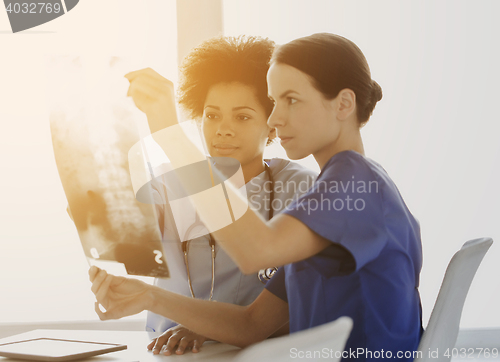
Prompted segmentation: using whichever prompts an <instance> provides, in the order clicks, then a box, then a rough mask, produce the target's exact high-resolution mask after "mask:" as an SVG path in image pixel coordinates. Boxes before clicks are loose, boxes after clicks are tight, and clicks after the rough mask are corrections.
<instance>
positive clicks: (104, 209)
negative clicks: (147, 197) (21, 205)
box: [47, 56, 169, 277]
mask: <svg viewBox="0 0 500 362" xmlns="http://www.w3.org/2000/svg"><path fill="white" fill-rule="evenodd" d="M47 66H48V74H47V79H48V94H49V99H48V101H49V107H50V129H51V134H52V143H53V147H54V156H55V160H56V163H57V168H58V171H59V176H60V178H61V181H62V185H63V188H64V192H65V193H66V197H67V199H68V203H69V210H70V214H71V216H72V219H73V221H74V223H75V225H76V228H77V230H78V235H79V237H80V240H81V243H82V246H83V250H84V252H85V255H86V257H87V260H88V261H89V263H90V264H91V265H94V264H95V265H98V266H101V267H103V266H104V267H105V269H109V268H107V267H106V265H108V266H109V265H111V266H112V265H114V266H117V265H119V266H124V267H125V269H126V271H127V273H128V274H131V275H143V276H153V277H168V276H169V272H168V267H167V264H166V259H165V256H164V253H163V248H162V244H161V234H160V230H159V227H158V219H157V215H156V212H155V206H154V205H152V204H147V203H141V202H139V201H137V199H136V197H135V194H134V191H133V188H132V183H131V179H130V173H129V165H128V151H129V149H130V148H131V146H132V145H134V144H136V143H137V142H139V141H140V140H141V139H142V138H143V137H144V135H145V132H147V131H145V130H144V126H145V127H146V129H147V121H145V116H144V114H142V113H141V112H140V111H139V110H138V109H137V108H136V107H135V106H134V104H133V102H132V100H131V99H129V98H127V97H126V93H127V88H128V81H127V80H126V79H125V78H124V75H125V74H126V73H127V72H128V71H130V70H132V69H130V67H129V68H127V67H126V63H125V62H124V61H123V60H121V59H120V58H116V57H107V58H105V57H101V58H96V57H82V56H73V57H71V56H58V57H51V58H48V64H47ZM141 120H143V123H141V122H140V121H141ZM141 127H142V128H141ZM144 157H147V152H146V151H144ZM144 164H145V165H147V164H148V161H147V160H145V162H144ZM143 172H148V170H147V169H144V170H143ZM111 269H112V270H113V269H114V270H116V269H115V268H113V267H112V268H111Z"/></svg>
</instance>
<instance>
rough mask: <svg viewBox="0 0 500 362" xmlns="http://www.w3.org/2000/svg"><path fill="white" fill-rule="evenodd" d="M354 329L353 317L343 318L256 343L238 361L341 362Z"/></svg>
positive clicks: (238, 357) (243, 352)
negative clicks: (309, 352) (309, 354)
mask: <svg viewBox="0 0 500 362" xmlns="http://www.w3.org/2000/svg"><path fill="white" fill-rule="evenodd" d="M351 329H352V319H351V318H349V317H341V318H339V319H337V320H335V321H333V322H330V323H326V324H322V325H320V326H317V327H314V328H310V329H307V330H304V331H300V332H296V333H292V334H290V335H287V336H283V337H278V338H270V339H266V340H265V341H263V342H259V343H256V344H254V345H253V346H250V347H248V348H245V349H244V350H243V351H241V352H240V353H238V356H237V358H236V359H235V361H237V362H255V361H259V362H284V361H296V360H309V361H318V360H321V359H328V361H333V362H337V361H340V357H341V356H340V354H341V353H342V351H343V350H344V347H345V344H346V342H347V338H348V337H349V334H350V333H351ZM305 351H311V353H316V355H311V357H308V355H306V354H305ZM327 355H328V356H327Z"/></svg>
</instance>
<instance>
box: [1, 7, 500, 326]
mask: <svg viewBox="0 0 500 362" xmlns="http://www.w3.org/2000/svg"><path fill="white" fill-rule="evenodd" d="M208 1H210V0H208ZM96 9H99V10H100V11H99V12H98V13H97V14H96V13H94V12H95V11H96ZM499 13H500V2H498V1H495V0H491V1H486V0H479V1H474V2H472V1H465V0H454V1H443V0H440V1H433V0H425V1H419V2H409V1H408V2H407V1H405V2H402V1H399V0H391V1H383V0H378V1H368V0H367V1H334V0H312V1H306V0H301V1H292V0H279V1H278V0H266V1H262V0H251V1H249V0H248V1H246V0H245V1H243V0H241V1H237V0H234V1H233V0H226V1H225V2H224V30H225V33H226V34H227V35H237V34H251V35H263V36H268V37H270V38H271V39H273V40H275V41H276V42H278V43H283V42H286V41H289V40H291V39H293V38H296V37H299V36H304V35H308V34H311V33H314V32H319V31H327V32H334V33H338V34H341V35H344V36H346V37H348V38H350V39H351V40H353V41H354V42H356V43H357V44H358V45H359V46H360V48H361V49H362V50H363V51H364V53H365V55H366V57H367V59H368V62H369V64H370V66H371V69H372V75H373V78H374V79H376V80H377V81H378V82H379V83H380V84H381V86H382V89H383V90H384V98H383V100H382V101H381V102H380V103H379V105H378V106H377V108H376V110H375V113H374V116H373V117H372V119H371V121H370V122H369V123H368V125H367V126H366V127H365V129H364V131H363V135H364V140H365V149H366V153H367V155H368V156H369V157H371V158H373V159H375V160H376V161H378V162H380V163H381V164H382V165H383V166H384V167H385V168H386V169H387V171H388V172H389V174H390V175H391V176H392V178H393V179H394V180H395V182H396V183H397V185H398V186H399V188H400V190H401V192H402V194H403V196H404V197H405V199H406V201H407V204H408V205H409V207H410V209H411V210H412V212H413V213H414V214H415V215H416V216H417V218H418V219H419V220H420V222H421V225H422V237H423V245H424V267H423V271H422V277H421V294H422V302H423V306H424V319H425V320H427V318H428V316H429V313H430V311H431V308H432V305H433V303H434V300H435V297H436V295H437V292H438V289H439V285H440V283H441V279H442V277H443V274H444V270H445V268H446V265H447V263H448V261H449V259H450V258H451V256H452V254H453V253H454V252H455V251H456V250H458V249H459V248H460V246H461V245H462V243H463V242H465V241H466V240H468V239H470V238H475V237H479V236H491V237H493V238H494V239H495V240H496V243H500V227H499V226H498V224H499V223H498V221H497V220H498V219H499V216H500V215H499V212H498V211H497V210H498V208H497V207H496V205H497V204H499V202H500V191H499V190H498V188H497V184H498V182H496V180H498V179H499V177H500V167H499V165H500V142H498V140H499V138H500V137H499V131H500V125H499V121H500V117H499V115H498V107H497V106H496V104H498V103H497V98H498V96H500V92H499V90H498V84H499V83H500V70H499V67H498V64H500V49H499V44H500V23H499V22H498V21H496V16H497V15H498V14H499ZM175 37H176V22H175V2H174V1H173V0H142V1H141V2H137V1H134V0H105V1H103V0H85V1H83V0H82V1H80V3H79V4H78V6H77V7H76V8H75V9H73V10H72V11H71V12H69V13H68V14H67V15H66V16H63V17H61V18H59V19H56V20H54V21H52V22H50V23H48V24H45V25H42V26H40V27H37V28H35V29H32V30H28V31H26V32H22V33H19V34H12V33H11V31H10V26H9V24H8V19H7V14H6V13H5V12H4V11H3V10H0V51H1V57H0V80H1V81H0V125H1V127H2V128H1V129H2V131H1V132H0V166H1V171H0V172H1V177H0V187H1V191H2V193H1V196H0V323H2V322H23V321H49V320H72V319H96V316H95V314H94V312H93V298H92V295H91V293H90V292H89V283H88V282H87V274H86V273H87V269H88V266H87V264H86V261H85V259H84V256H83V252H82V251H81V247H80V244H79V241H78V236H77V233H76V230H75V228H74V226H73V224H72V223H71V221H70V220H69V218H68V217H67V215H66V212H65V207H66V199H65V196H64V192H63V190H62V186H61V183H60V181H59V177H58V174H57V169H56V166H55V162H54V158H53V151H52V144H51V139H50V130H49V123H48V113H47V109H46V106H45V99H44V98H45V95H44V92H45V84H46V83H45V82H46V81H47V80H46V79H45V75H44V65H43V55H44V54H51V53H71V54H114V55H124V56H127V57H132V58H134V59H135V60H136V62H137V64H140V65H141V66H151V67H153V68H155V69H157V70H158V71H160V72H161V73H162V74H164V75H166V76H167V77H170V78H171V79H174V80H175V78H176V43H175ZM48 81H50V80H48ZM269 154H270V155H277V154H280V155H283V154H284V153H283V152H281V151H280V150H279V148H278V146H275V147H274V149H270V150H269ZM304 162H305V163H306V164H308V165H310V166H311V167H315V165H314V164H313V161H312V160H310V159H309V160H305V161H304ZM499 250H500V249H499V247H498V245H496V244H494V245H493V246H492V248H491V250H490V252H489V253H488V255H487V256H486V257H485V259H484V262H483V264H482V265H481V267H480V269H479V271H478V273H477V275H476V279H475V281H474V283H473V285H472V288H471V291H470V294H469V297H468V300H467V302H466V306H465V309H464V313H463V318H462V327H498V326H500V308H498V305H500V283H499V282H498V276H499V275H500V267H499V266H498V263H497V262H496V260H497V259H499V257H500V251H499Z"/></svg>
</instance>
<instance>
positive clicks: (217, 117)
mask: <svg viewBox="0 0 500 362" xmlns="http://www.w3.org/2000/svg"><path fill="white" fill-rule="evenodd" d="M273 50H274V43H273V42H272V41H270V40H268V39H264V38H260V37H245V36H240V37H215V38H211V39H208V40H206V41H204V42H203V43H201V44H200V45H199V46H198V47H196V48H194V49H193V50H192V51H191V52H190V53H189V54H188V55H187V56H186V57H185V58H184V60H183V62H182V64H181V66H180V80H179V88H178V103H179V105H180V106H181V107H182V109H183V110H184V111H185V112H186V113H187V115H188V117H189V118H190V119H193V120H195V121H197V123H198V125H199V127H200V128H201V131H202V133H203V136H204V140H205V144H206V147H207V150H208V152H209V154H210V155H211V156H212V157H213V158H217V157H231V158H233V159H235V160H237V161H238V162H239V164H240V165H241V168H242V171H243V175H244V177H245V182H246V193H247V197H248V199H249V201H250V202H251V204H252V205H253V206H254V208H255V209H257V210H258V211H259V212H260V215H261V216H262V217H263V218H264V219H266V220H269V219H270V218H271V217H272V216H273V214H274V215H276V214H277V213H278V212H280V211H281V210H282V208H284V206H285V205H286V204H287V203H290V202H291V201H292V199H293V198H294V196H295V193H294V191H295V190H297V191H299V192H300V191H302V192H305V191H307V189H308V187H307V186H310V185H312V183H313V181H314V179H315V178H316V174H315V173H314V172H313V171H311V170H308V169H306V168H304V167H302V166H300V165H298V164H296V163H293V162H290V161H288V160H283V159H279V158H273V159H267V160H264V159H263V157H264V156H263V153H264V149H265V146H266V145H268V144H270V143H271V142H272V141H273V139H274V137H275V136H276V133H275V130H274V129H273V128H271V127H269V126H268V125H267V119H268V117H269V115H270V114H271V112H272V109H273V103H272V102H271V100H270V99H269V97H268V92H267V82H266V74H267V71H268V69H269V61H270V59H271V55H272V52H273ZM142 73H143V77H142V80H143V83H142V84H141V86H142V87H143V88H142V89H143V90H144V89H146V87H150V88H151V89H153V91H152V92H151V93H152V94H153V95H154V96H155V97H161V96H162V95H164V93H166V92H163V90H164V88H162V85H163V84H164V83H165V81H166V80H165V79H164V78H163V77H161V76H160V75H159V74H158V73H156V72H154V71H153V70H152V69H147V70H145V71H143V72H142ZM270 179H272V181H273V182H272V183H273V184H274V185H276V186H275V187H274V188H273V190H270V189H269V186H270V185H269V184H270V183H271V182H270ZM287 184H288V185H290V186H291V187H282V188H279V187H277V186H279V185H287ZM297 185H299V186H301V187H300V189H298V188H297V187H296V186H297ZM170 186H172V185H169V179H167V177H166V176H165V175H164V176H163V177H162V176H160V177H158V178H157V180H155V181H154V182H153V183H152V187H153V192H154V198H155V200H156V202H155V203H156V207H157V213H158V217H159V223H160V230H161V231H162V238H163V249H164V251H165V257H166V259H167V264H168V265H169V266H170V274H171V275H170V278H169V279H162V278H157V279H156V280H155V285H156V286H158V287H161V288H163V289H165V290H169V291H171V292H175V293H178V294H182V295H185V296H192V297H196V298H200V299H207V300H210V299H213V300H217V301H218V302H226V303H232V304H236V305H241V306H246V305H249V304H250V303H252V302H253V301H254V300H255V298H257V296H258V295H259V294H260V293H261V292H262V290H263V289H264V283H263V281H262V280H259V278H258V275H257V273H252V274H250V275H244V274H243V273H242V272H241V271H240V270H239V269H238V266H237V265H236V264H235V263H234V261H233V260H232V259H231V258H230V257H229V256H228V255H227V254H226V253H225V252H224V250H222V249H221V248H220V246H219V245H218V243H217V242H216V238H213V237H212V236H210V235H207V233H206V232H204V230H203V226H202V225H197V224H199V222H198V223H197V222H196V220H197V218H196V213H195V212H194V210H190V209H186V208H182V209H180V210H179V209H175V208H172V207H171V205H170V204H169V202H168V199H169V197H168V196H167V192H168V191H169V190H170V188H169V187H170ZM270 196H272V199H273V202H272V204H271V202H270ZM295 197H298V195H297V196H295ZM189 229H191V230H192V231H189ZM184 236H186V237H184ZM212 241H213V242H214V244H215V245H214V254H213V257H212V255H211V254H212V253H211V247H212ZM184 252H186V254H184ZM212 263H213V267H214V270H213V274H212ZM268 267H272V265H269V266H268ZM188 268H189V271H188ZM147 329H148V330H149V331H156V332H164V333H163V335H162V336H161V337H159V338H157V339H155V340H153V341H152V342H151V343H150V345H149V346H148V348H149V349H151V350H153V352H154V353H159V352H160V351H162V352H163V353H164V354H167V355H168V354H171V353H173V352H174V351H175V352H176V353H178V354H182V353H183V352H184V350H185V348H187V349H190V348H192V350H193V352H197V351H198V350H199V348H200V346H201V344H203V342H204V341H205V338H204V337H203V336H200V335H197V334H196V333H192V332H191V331H189V330H187V329H186V328H184V327H183V326H182V325H176V323H175V322H173V321H171V320H170V319H167V318H165V317H163V316H161V315H158V314H155V313H152V312H150V313H148V317H147ZM286 332H287V327H286V326H285V327H284V328H283V330H282V331H281V332H280V334H282V333H286Z"/></svg>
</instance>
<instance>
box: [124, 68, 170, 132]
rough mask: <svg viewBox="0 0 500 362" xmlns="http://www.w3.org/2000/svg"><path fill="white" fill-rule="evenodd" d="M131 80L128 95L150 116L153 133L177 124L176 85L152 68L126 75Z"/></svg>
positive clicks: (149, 120)
mask: <svg viewBox="0 0 500 362" xmlns="http://www.w3.org/2000/svg"><path fill="white" fill-rule="evenodd" d="M125 78H127V79H128V80H129V82H130V86H129V89H128V93H127V96H130V97H132V99H133V100H134V103H135V105H136V106H137V108H139V109H140V110H141V111H143V112H144V113H146V115H147V117H148V123H149V127H150V129H151V133H154V132H157V131H159V130H161V129H163V128H166V127H168V126H172V125H174V124H177V113H176V108H175V97H174V85H173V83H172V82H171V81H169V80H168V79H166V78H164V77H163V76H161V75H160V74H158V73H157V72H156V71H154V70H153V69H151V68H145V69H141V70H136V71H134V72H130V73H128V74H126V75H125Z"/></svg>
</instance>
